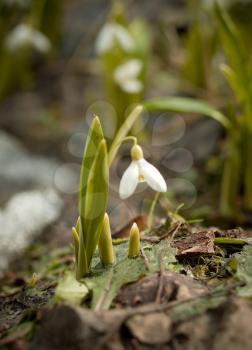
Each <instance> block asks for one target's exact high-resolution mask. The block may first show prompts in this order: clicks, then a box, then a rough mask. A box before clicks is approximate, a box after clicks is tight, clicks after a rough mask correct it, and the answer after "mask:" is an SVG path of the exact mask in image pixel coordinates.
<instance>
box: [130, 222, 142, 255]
mask: <svg viewBox="0 0 252 350" xmlns="http://www.w3.org/2000/svg"><path fill="white" fill-rule="evenodd" d="M139 254H140V232H139V228H138V226H137V224H136V223H134V224H133V225H132V227H131V230H130V239H129V251H128V257H129V258H134V257H137V256H138V255H139Z"/></svg>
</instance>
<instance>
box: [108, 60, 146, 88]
mask: <svg viewBox="0 0 252 350" xmlns="http://www.w3.org/2000/svg"><path fill="white" fill-rule="evenodd" d="M142 69H143V64H142V62H141V61H140V60H138V59H136V58H133V59H131V60H129V61H127V62H125V63H123V64H121V65H120V66H118V67H117V68H116V69H115V71H114V80H115V82H116V83H117V84H118V85H119V86H120V88H121V89H122V90H123V91H125V92H127V93H129V94H135V93H138V92H140V91H142V90H143V83H142V82H141V81H140V80H139V79H138V76H139V74H140V72H141V70H142Z"/></svg>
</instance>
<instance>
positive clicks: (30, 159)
mask: <svg viewBox="0 0 252 350" xmlns="http://www.w3.org/2000/svg"><path fill="white" fill-rule="evenodd" d="M0 150H1V152H0V165H1V166H0V183H1V190H0V194H1V198H0V204H3V203H4V202H5V201H6V200H7V199H9V198H10V197H11V196H12V195H13V194H15V193H16V192H19V191H24V190H30V189H36V188H41V189H45V188H53V187H56V189H59V190H62V189H61V188H60V186H57V181H56V182H55V180H56V175H57V174H58V171H60V177H61V178H63V179H64V188H63V190H64V192H65V193H72V192H73V190H72V189H73V188H75V184H76V183H77V184H78V181H79V179H78V176H79V174H77V173H78V170H77V167H73V166H66V165H67V164H66V165H65V164H64V166H63V165H62V164H60V163H59V162H58V161H56V160H54V159H49V158H47V157H44V156H38V155H32V154H30V153H29V152H28V151H27V150H26V149H25V148H24V147H23V146H22V144H21V143H20V142H19V141H18V140H17V139H15V138H14V137H12V136H10V135H9V134H7V133H5V132H3V131H0ZM61 187H62V186H61Z"/></svg>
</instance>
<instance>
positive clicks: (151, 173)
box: [119, 145, 167, 199]
mask: <svg viewBox="0 0 252 350" xmlns="http://www.w3.org/2000/svg"><path fill="white" fill-rule="evenodd" d="M131 158H132V161H131V163H130V165H129V167H128V168H127V169H126V170H125V172H124V174H123V176H122V179H121V182H120V188H119V195H120V197H121V198H122V199H125V198H128V197H130V196H131V195H132V194H133V193H134V191H135V189H136V187H137V184H138V183H139V182H144V181H145V182H147V184H148V185H149V186H150V187H151V188H152V189H153V190H154V191H157V192H166V191H167V186H166V183H165V180H164V178H163V176H162V175H161V174H160V172H159V171H158V170H157V168H155V167H154V166H153V165H152V164H150V163H149V162H147V160H145V159H144V158H143V151H142V148H141V147H140V146H139V145H134V146H133V147H132V149H131Z"/></svg>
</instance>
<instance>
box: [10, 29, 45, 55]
mask: <svg viewBox="0 0 252 350" xmlns="http://www.w3.org/2000/svg"><path fill="white" fill-rule="evenodd" d="M5 43H6V47H7V48H8V49H9V50H10V51H17V50H19V49H20V48H22V47H24V46H25V45H30V46H32V47H34V48H35V49H37V50H38V51H41V52H48V51H49V50H50V48H51V43H50V41H49V40H48V38H47V37H46V36H45V35H44V34H43V33H41V32H39V31H38V30H36V29H34V28H32V27H31V26H29V25H27V24H19V25H17V26H16V27H15V28H14V29H12V31H11V32H10V33H9V34H8V35H7V37H6V41H5Z"/></svg>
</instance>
